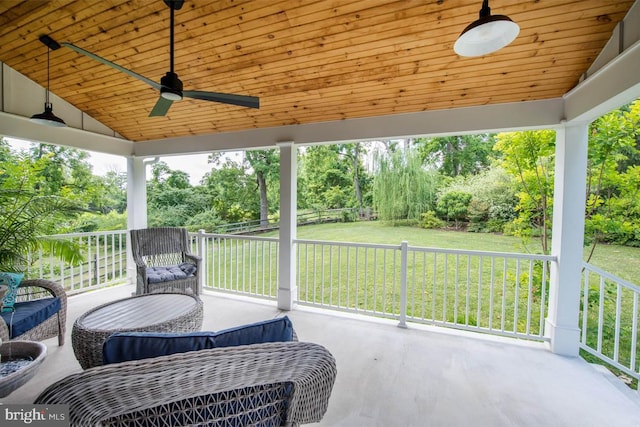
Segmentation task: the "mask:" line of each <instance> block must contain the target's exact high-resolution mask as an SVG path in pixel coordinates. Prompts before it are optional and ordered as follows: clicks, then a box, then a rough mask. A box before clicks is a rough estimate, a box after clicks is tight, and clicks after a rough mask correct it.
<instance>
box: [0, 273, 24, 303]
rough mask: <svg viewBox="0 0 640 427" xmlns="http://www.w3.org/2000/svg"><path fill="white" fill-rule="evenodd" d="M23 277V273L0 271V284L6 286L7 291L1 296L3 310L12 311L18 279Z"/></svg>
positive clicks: (18, 284)
mask: <svg viewBox="0 0 640 427" xmlns="http://www.w3.org/2000/svg"><path fill="white" fill-rule="evenodd" d="M23 277H24V274H23V273H0V285H6V286H7V287H8V289H7V293H6V294H4V297H3V298H2V311H3V312H8V311H13V305H14V304H15V302H16V296H17V295H18V286H20V281H21V280H22V278H23Z"/></svg>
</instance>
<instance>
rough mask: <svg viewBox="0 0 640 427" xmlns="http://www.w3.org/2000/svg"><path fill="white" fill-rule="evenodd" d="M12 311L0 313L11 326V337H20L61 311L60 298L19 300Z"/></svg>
mask: <svg viewBox="0 0 640 427" xmlns="http://www.w3.org/2000/svg"><path fill="white" fill-rule="evenodd" d="M13 308H14V309H15V311H14V312H12V313H0V316H2V318H3V319H4V322H5V323H6V324H7V325H10V327H9V335H10V338H15V337H18V336H20V335H22V334H24V333H25V332H28V331H30V330H31V329H33V328H35V327H36V326H38V325H39V324H41V323H42V322H44V321H45V320H47V319H48V318H49V317H51V316H53V315H54V314H56V313H57V312H58V311H60V298H57V297H56V298H53V297H51V298H41V299H37V300H33V301H24V302H17V303H15V304H14V306H13Z"/></svg>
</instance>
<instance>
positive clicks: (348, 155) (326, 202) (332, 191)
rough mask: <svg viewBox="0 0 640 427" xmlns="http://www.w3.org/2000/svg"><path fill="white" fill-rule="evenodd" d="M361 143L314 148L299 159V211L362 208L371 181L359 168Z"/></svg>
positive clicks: (309, 148)
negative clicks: (301, 209) (304, 209)
mask: <svg viewBox="0 0 640 427" xmlns="http://www.w3.org/2000/svg"><path fill="white" fill-rule="evenodd" d="M363 151H364V150H363V148H362V144H361V143H351V144H334V145H316V146H312V147H308V148H307V149H306V150H305V152H304V154H303V155H302V156H301V168H300V169H301V170H300V174H299V176H300V181H299V183H298V185H299V190H300V193H301V197H299V200H298V206H299V207H301V208H329V209H337V208H348V207H362V206H363V205H364V203H365V201H364V200H365V196H364V194H366V193H368V191H369V190H368V187H369V182H370V180H369V179H368V177H367V174H366V172H365V170H364V167H363V165H362V160H361V155H362V153H363Z"/></svg>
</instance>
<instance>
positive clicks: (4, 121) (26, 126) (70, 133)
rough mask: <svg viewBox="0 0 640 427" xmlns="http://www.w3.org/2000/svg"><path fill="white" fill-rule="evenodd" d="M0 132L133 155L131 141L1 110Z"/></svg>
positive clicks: (51, 142)
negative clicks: (44, 122) (35, 120)
mask: <svg viewBox="0 0 640 427" xmlns="http://www.w3.org/2000/svg"><path fill="white" fill-rule="evenodd" d="M0 134H2V135H3V136H10V137H15V138H20V139H26V140H28V141H41V142H44V143H46V144H55V145H63V146H67V147H73V148H79V149H82V150H89V151H97V152H100V153H107V154H114V155H118V156H131V155H133V142H131V141H128V140H126V139H122V138H116V137H113V136H109V135H102V134H99V133H94V132H88V131H85V130H81V129H76V128H73V127H70V126H69V127H64V128H54V129H52V128H51V127H49V126H43V125H39V124H37V123H33V122H32V121H31V120H29V118H28V117H23V116H19V115H16V114H10V113H4V112H0Z"/></svg>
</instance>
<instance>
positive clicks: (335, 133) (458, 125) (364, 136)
mask: <svg viewBox="0 0 640 427" xmlns="http://www.w3.org/2000/svg"><path fill="white" fill-rule="evenodd" d="M563 118H564V100H563V99H562V98H554V99H548V100H543V101H530V102H518V103H508V104H496V105H483V106H478V107H467V108H456V109H450V110H438V111H425V112H420V113H407V114H395V115H389V116H382V117H370V118H360V119H348V120H339V121H329V122H323V123H311V124H304V125H292V126H281V127H274V128H264V129H252V130H247V131H239V132H226V133H217V134H210V135H198V136H189V137H180V138H168V139H158V140H153V141H146V142H138V143H136V144H135V145H134V154H135V155H136V156H140V157H149V156H163V155H174V154H190V153H202V152H210V151H233V150H242V149H250V148H254V149H261V148H267V147H275V145H276V144H277V143H278V142H283V141H294V142H295V143H296V145H310V144H319V143H338V142H345V141H363V140H371V139H393V138H401V137H407V136H417V135H429V136H444V135H461V134H468V133H481V132H495V131H506V130H523V129H541V128H550V127H554V126H557V125H559V124H560V122H561V120H562V119H563Z"/></svg>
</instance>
